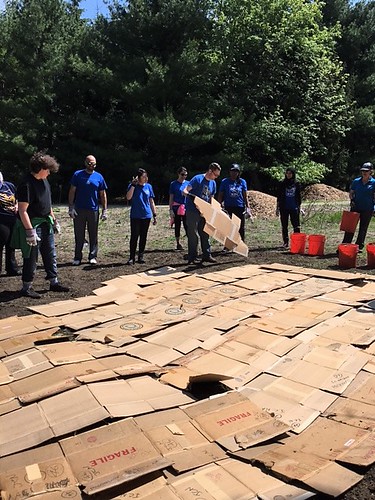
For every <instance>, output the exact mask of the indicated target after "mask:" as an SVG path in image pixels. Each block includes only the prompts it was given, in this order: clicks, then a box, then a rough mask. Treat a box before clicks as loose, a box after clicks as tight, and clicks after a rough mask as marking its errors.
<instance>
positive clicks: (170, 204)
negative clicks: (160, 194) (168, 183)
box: [169, 194, 174, 210]
mask: <svg viewBox="0 0 375 500" xmlns="http://www.w3.org/2000/svg"><path fill="white" fill-rule="evenodd" d="M173 200H174V195H173V194H170V195H169V210H172V205H173Z"/></svg>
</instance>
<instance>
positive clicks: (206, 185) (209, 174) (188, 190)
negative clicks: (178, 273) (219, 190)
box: [183, 163, 221, 264]
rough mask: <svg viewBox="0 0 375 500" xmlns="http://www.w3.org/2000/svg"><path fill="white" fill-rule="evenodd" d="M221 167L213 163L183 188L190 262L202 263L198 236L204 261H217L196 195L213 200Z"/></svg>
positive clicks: (209, 200)
mask: <svg viewBox="0 0 375 500" xmlns="http://www.w3.org/2000/svg"><path fill="white" fill-rule="evenodd" d="M220 171H221V167H220V165H219V164H218V163H211V164H210V165H209V167H208V169H207V171H206V173H205V174H198V175H195V176H194V177H193V178H192V179H191V181H190V182H189V184H188V185H187V186H186V187H185V189H184V190H183V194H184V195H185V196H187V199H186V225H187V237H188V264H201V261H200V260H198V259H197V257H198V237H199V238H200V242H201V247H202V262H213V263H214V262H216V259H214V258H213V257H212V255H211V247H210V241H209V237H208V234H207V233H205V232H204V231H203V228H204V226H205V224H206V221H205V219H204V217H202V216H201V214H200V212H199V210H198V209H197V208H196V206H195V204H194V197H195V196H198V198H202V200H204V201H207V203H210V202H211V198H212V197H214V196H215V193H216V182H215V180H216V179H217V177H219V175H220Z"/></svg>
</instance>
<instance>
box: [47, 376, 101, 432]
mask: <svg viewBox="0 0 375 500" xmlns="http://www.w3.org/2000/svg"><path fill="white" fill-rule="evenodd" d="M38 405H39V407H40V408H41V409H42V411H43V413H44V415H45V417H46V419H47V421H48V422H49V424H50V427H51V429H52V430H53V433H54V435H55V436H62V435H64V434H67V433H68V432H72V431H77V430H79V429H82V428H84V427H87V426H89V425H92V424H95V423H97V422H100V421H101V420H104V419H105V418H108V416H109V414H108V412H107V411H106V410H105V409H104V408H103V407H102V406H101V405H100V404H99V403H98V401H97V400H96V399H95V398H94V396H93V395H92V393H91V392H90V391H89V389H88V388H87V387H86V386H81V387H77V388H76V389H71V390H70V391H67V392H64V393H62V394H58V395H57V396H52V397H50V398H47V399H44V400H43V401H40V402H39V403H38Z"/></svg>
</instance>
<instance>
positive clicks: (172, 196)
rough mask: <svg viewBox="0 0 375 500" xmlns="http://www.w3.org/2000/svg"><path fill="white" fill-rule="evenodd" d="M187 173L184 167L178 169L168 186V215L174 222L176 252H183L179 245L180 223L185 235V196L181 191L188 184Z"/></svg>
mask: <svg viewBox="0 0 375 500" xmlns="http://www.w3.org/2000/svg"><path fill="white" fill-rule="evenodd" d="M187 175H188V173H187V170H186V168H185V167H180V168H179V169H178V170H177V176H178V177H177V179H176V180H174V181H172V182H171V184H170V186H169V215H170V218H171V221H173V222H174V235H175V238H176V250H183V248H182V245H181V243H180V235H181V223H182V224H183V226H184V229H185V233H186V234H187V226H186V214H185V212H186V196H185V195H184V194H183V192H182V191H183V190H184V189H185V187H186V186H187V185H188V184H189V182H188V181H187V180H186V177H187Z"/></svg>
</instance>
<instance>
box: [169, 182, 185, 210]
mask: <svg viewBox="0 0 375 500" xmlns="http://www.w3.org/2000/svg"><path fill="white" fill-rule="evenodd" d="M188 184H189V181H182V182H179V181H177V180H175V181H173V182H171V184H170V186H169V194H173V201H174V202H175V203H179V204H180V205H182V204H184V203H186V199H185V198H186V196H185V195H184V194H182V191H183V190H184V189H185V187H186V186H187V185H188Z"/></svg>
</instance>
